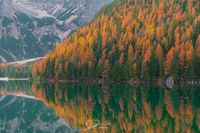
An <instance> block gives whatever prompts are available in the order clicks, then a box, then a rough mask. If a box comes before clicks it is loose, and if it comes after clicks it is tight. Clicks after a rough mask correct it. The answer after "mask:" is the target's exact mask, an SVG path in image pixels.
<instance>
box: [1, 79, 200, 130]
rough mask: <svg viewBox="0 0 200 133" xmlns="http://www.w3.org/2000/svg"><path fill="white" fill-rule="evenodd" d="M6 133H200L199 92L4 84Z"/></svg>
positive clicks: (122, 86)
mask: <svg viewBox="0 0 200 133" xmlns="http://www.w3.org/2000/svg"><path fill="white" fill-rule="evenodd" d="M0 132H1V133H16V132H22V133H24V132H25V133H26V132H28V133H31V132H36V133H43V132H44V133H68V132H69V133H73V132H91V133H93V132H106V133H131V132H136V133H151V132H157V133H175V132H177V133H185V132H188V133H189V132H193V133H199V132H200V87H190V86H188V87H183V86H174V87H173V88H171V89H169V88H167V87H165V86H158V85H134V86H132V85H125V84H115V85H83V84H32V83H30V82H22V81H19V82H0Z"/></svg>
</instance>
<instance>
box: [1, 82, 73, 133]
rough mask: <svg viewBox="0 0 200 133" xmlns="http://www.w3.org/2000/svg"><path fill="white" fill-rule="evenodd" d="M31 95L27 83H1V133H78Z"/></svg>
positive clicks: (29, 86) (29, 85)
mask: <svg viewBox="0 0 200 133" xmlns="http://www.w3.org/2000/svg"><path fill="white" fill-rule="evenodd" d="M32 94H33V93H32V91H31V84H30V83H28V82H22V81H20V82H18V81H17V82H15V81H12V82H0V133H33V132H35V133H68V132H69V133H73V132H75V131H74V130H73V129H72V128H71V127H70V126H69V125H68V124H67V122H66V121H65V120H64V119H63V118H60V117H58V116H56V115H55V112H54V110H53V109H49V108H47V107H46V106H44V104H43V102H41V101H40V99H38V98H35V97H34V96H33V95H32Z"/></svg>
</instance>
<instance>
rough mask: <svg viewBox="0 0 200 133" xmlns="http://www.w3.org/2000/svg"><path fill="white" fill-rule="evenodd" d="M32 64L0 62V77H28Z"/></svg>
mask: <svg viewBox="0 0 200 133" xmlns="http://www.w3.org/2000/svg"><path fill="white" fill-rule="evenodd" d="M32 66H33V65H32V64H12V65H10V64H7V63H2V64H0V77H9V78H30V77H31V69H32Z"/></svg>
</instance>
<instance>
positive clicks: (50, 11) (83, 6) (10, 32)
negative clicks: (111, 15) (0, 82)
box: [0, 0, 112, 62]
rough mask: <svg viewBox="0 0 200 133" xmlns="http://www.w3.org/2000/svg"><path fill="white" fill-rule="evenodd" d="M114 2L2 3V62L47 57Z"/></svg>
mask: <svg viewBox="0 0 200 133" xmlns="http://www.w3.org/2000/svg"><path fill="white" fill-rule="evenodd" d="M110 1H112V0H56V1H55V0H0V62H6V61H12V60H18V59H25V58H33V57H39V56H43V55H44V54H45V53H46V52H47V51H48V50H50V49H52V48H53V47H54V46H55V44H56V43H57V42H59V41H61V40H63V39H64V38H65V37H66V36H67V35H69V34H70V33H72V32H73V31H75V30H76V29H77V28H78V27H80V26H82V25H83V24H84V23H86V22H88V21H89V20H91V19H92V17H93V16H94V15H95V14H96V12H98V11H99V10H100V8H101V7H102V6H103V5H105V4H107V3H109V2H110Z"/></svg>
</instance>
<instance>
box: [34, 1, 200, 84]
mask: <svg viewBox="0 0 200 133" xmlns="http://www.w3.org/2000/svg"><path fill="white" fill-rule="evenodd" d="M199 7H200V2H199V0H115V1H114V2H113V3H112V4H111V5H109V6H107V7H105V8H103V9H102V10H101V11H100V13H99V15H98V16H97V17H96V18H95V19H94V20H93V21H91V22H90V23H88V24H87V25H85V26H83V27H82V28H80V29H79V30H78V31H77V32H75V33H74V34H72V35H71V36H69V37H68V38H67V39H66V40H64V41H63V42H62V43H61V44H60V45H58V46H57V47H56V48H55V49H54V50H53V51H52V52H49V54H47V55H46V57H45V59H43V60H41V61H39V62H36V63H35V65H34V67H33V70H32V74H33V77H35V78H36V77H37V78H38V77H39V78H40V79H45V78H50V79H56V80H58V79H76V78H83V79H84V78H93V79H98V78H105V79H108V78H109V79H114V80H127V79H130V78H133V77H138V78H153V77H161V76H166V75H172V76H174V77H179V76H182V77H188V76H190V77H197V76H200V68H199V66H200V35H199V32H200V8H199Z"/></svg>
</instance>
